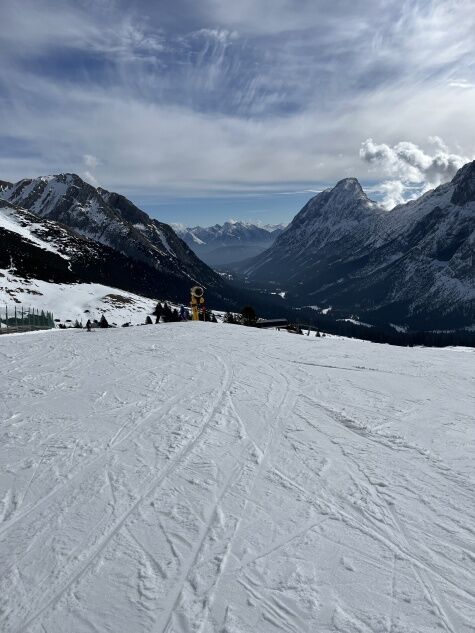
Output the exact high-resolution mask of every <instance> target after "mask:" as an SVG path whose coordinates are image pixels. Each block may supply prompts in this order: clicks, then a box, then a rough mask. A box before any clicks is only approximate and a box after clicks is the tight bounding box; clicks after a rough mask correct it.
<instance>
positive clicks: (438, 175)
mask: <svg viewBox="0 0 475 633" xmlns="http://www.w3.org/2000/svg"><path fill="white" fill-rule="evenodd" d="M429 142H430V143H432V144H433V145H435V153H433V154H428V153H426V152H425V151H424V150H423V149H421V148H420V147H418V146H417V145H416V144H415V143H411V142H409V141H401V142H399V143H396V144H395V145H393V146H390V145H388V144H387V143H380V144H377V143H375V142H374V141H373V139H371V138H368V139H366V141H364V142H363V144H362V146H361V149H360V157H361V158H362V159H363V160H364V161H366V162H367V163H369V164H370V165H372V166H374V167H375V168H376V169H377V170H378V171H381V170H382V171H383V173H385V174H386V175H388V176H390V177H391V178H392V180H390V181H386V182H385V183H383V185H382V186H381V189H382V191H383V193H384V201H383V202H384V205H385V206H386V207H387V208H391V207H392V206H395V205H396V204H400V203H402V202H404V201H405V200H407V192H408V189H409V188H410V187H411V186H412V185H414V184H415V183H417V184H419V185H421V190H422V191H426V190H428V189H431V188H432V187H435V186H437V185H440V184H441V183H442V182H446V181H448V180H450V179H451V178H452V177H453V176H454V175H455V173H456V172H457V170H458V169H460V167H462V165H464V164H465V163H467V162H469V160H470V158H469V157H468V156H460V155H459V154H452V153H450V152H449V149H448V147H447V145H446V144H445V143H444V141H443V140H442V139H441V138H440V137H438V136H433V137H430V138H429Z"/></svg>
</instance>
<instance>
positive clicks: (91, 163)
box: [83, 154, 99, 169]
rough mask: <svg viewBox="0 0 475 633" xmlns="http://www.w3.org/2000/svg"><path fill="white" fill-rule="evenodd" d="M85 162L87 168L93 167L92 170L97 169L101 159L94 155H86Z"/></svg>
mask: <svg viewBox="0 0 475 633" xmlns="http://www.w3.org/2000/svg"><path fill="white" fill-rule="evenodd" d="M83 160H84V164H85V165H86V167H91V168H92V169H95V168H96V167H97V166H98V165H99V159H98V158H96V157H95V156H93V155H92V154H84V156H83Z"/></svg>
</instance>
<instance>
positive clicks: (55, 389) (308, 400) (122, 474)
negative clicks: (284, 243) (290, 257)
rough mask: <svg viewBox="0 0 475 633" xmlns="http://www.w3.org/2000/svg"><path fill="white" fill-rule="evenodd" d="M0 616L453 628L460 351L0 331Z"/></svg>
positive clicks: (10, 631) (200, 331)
mask: <svg viewBox="0 0 475 633" xmlns="http://www.w3.org/2000/svg"><path fill="white" fill-rule="evenodd" d="M0 361H1V362H0V394H1V398H0V413H1V419H2V423H1V427H0V429H1V439H0V451H1V462H0V464H1V471H0V484H1V495H0V497H3V501H2V505H1V506H0V509H1V513H0V517H1V523H0V574H1V583H0V630H1V631H2V633H20V632H21V633H23V632H25V633H27V632H28V633H90V632H96V633H99V632H100V633H102V632H106V631H107V632H113V633H142V632H150V633H152V632H153V633H165V632H167V633H172V632H173V633H185V632H186V633H191V632H196V633H197V632H200V633H218V632H219V633H251V632H252V633H274V632H276V631H285V632H286V633H297V632H298V633H300V632H306V633H316V632H318V633H322V632H330V631H331V632H341V633H373V632H374V633H376V632H380V633H386V632H387V633H389V632H391V633H434V632H435V631H447V632H450V633H468V632H469V631H473V630H474V623H475V550H474V545H475V499H474V474H473V470H474V456H475V448H474V435H475V426H474V423H473V413H474V406H473V405H474V389H473V386H474V381H473V377H474V354H473V352H472V351H470V350H467V349H442V350H437V349H405V348H396V347H389V346H385V345H375V344H370V343H365V342H361V341H352V340H344V339H336V338H332V339H316V338H307V337H298V336H293V335H289V334H284V333H277V332H266V331H258V330H252V329H247V328H243V327H239V326H232V325H214V324H206V323H179V324H160V325H157V326H149V327H147V328H145V327H144V328H132V329H126V330H124V329H117V330H100V331H95V332H92V333H87V332H85V331H78V330H70V331H56V332H55V331H52V332H45V333H37V334H31V335H12V336H5V337H2V338H1V339H0Z"/></svg>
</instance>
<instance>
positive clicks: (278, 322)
mask: <svg viewBox="0 0 475 633" xmlns="http://www.w3.org/2000/svg"><path fill="white" fill-rule="evenodd" d="M288 324H289V322H288V321H287V319H259V320H258V321H257V323H256V327H260V328H281V327H287V326H288Z"/></svg>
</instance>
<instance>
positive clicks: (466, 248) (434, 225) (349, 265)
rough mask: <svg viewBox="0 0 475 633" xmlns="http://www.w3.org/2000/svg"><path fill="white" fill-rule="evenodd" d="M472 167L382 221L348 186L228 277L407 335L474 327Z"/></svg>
mask: <svg viewBox="0 0 475 633" xmlns="http://www.w3.org/2000/svg"><path fill="white" fill-rule="evenodd" d="M474 247H475V161H474V162H471V163H468V164H466V165H465V166H464V167H462V168H461V169H460V170H459V171H458V173H457V174H456V175H455V177H454V178H453V180H452V181H451V182H450V183H446V184H444V185H441V186H440V187H437V189H434V190H433V191H429V192H427V193H426V194H424V195H423V196H422V197H420V198H419V199H417V200H413V201H411V202H408V203H407V204H403V205H399V206H397V207H396V208H394V209H393V210H392V211H390V212H388V211H385V210H384V209H383V208H382V207H380V206H378V204H376V203H375V202H372V201H371V200H369V198H368V197H367V196H366V194H365V193H364V191H363V189H362V188H361V185H360V184H359V182H358V181H357V180H356V179H355V178H346V179H344V180H341V181H340V182H339V183H337V185H336V186H335V187H334V188H333V189H327V190H325V191H323V192H321V193H319V194H318V195H316V196H315V197H314V198H312V199H311V200H310V201H309V202H308V203H307V204H306V205H305V206H304V207H303V209H302V210H301V211H300V212H299V213H298V214H297V215H296V216H295V218H294V219H293V220H292V222H291V223H290V225H289V226H288V227H287V229H286V230H285V231H284V232H283V233H282V234H281V235H280V236H279V237H278V238H277V239H276V241H275V242H274V244H273V245H272V246H271V247H270V248H268V249H267V250H266V251H264V252H263V253H261V254H259V255H258V256H257V257H255V258H253V259H251V260H248V261H246V262H241V263H240V264H238V265H236V266H234V267H233V268H234V269H235V270H236V271H238V272H240V273H241V274H243V275H244V276H245V278H246V281H247V283H251V284H263V283H264V284H269V282H272V285H274V286H277V287H278V288H279V289H280V290H282V291H285V292H286V298H287V301H288V302H290V303H292V304H294V305H298V306H314V308H315V309H316V310H317V311H320V312H322V311H324V312H325V313H328V312H329V311H330V310H331V311H332V313H333V314H334V315H335V316H337V315H341V316H343V315H346V316H347V315H348V314H351V313H352V314H353V315H355V316H356V318H357V319H360V320H361V321H367V322H369V323H380V324H387V323H394V324H401V325H403V326H406V327H412V328H415V329H444V328H461V327H470V326H473V325H474V322H475V310H474V302H475V268H474V261H473V255H474Z"/></svg>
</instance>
